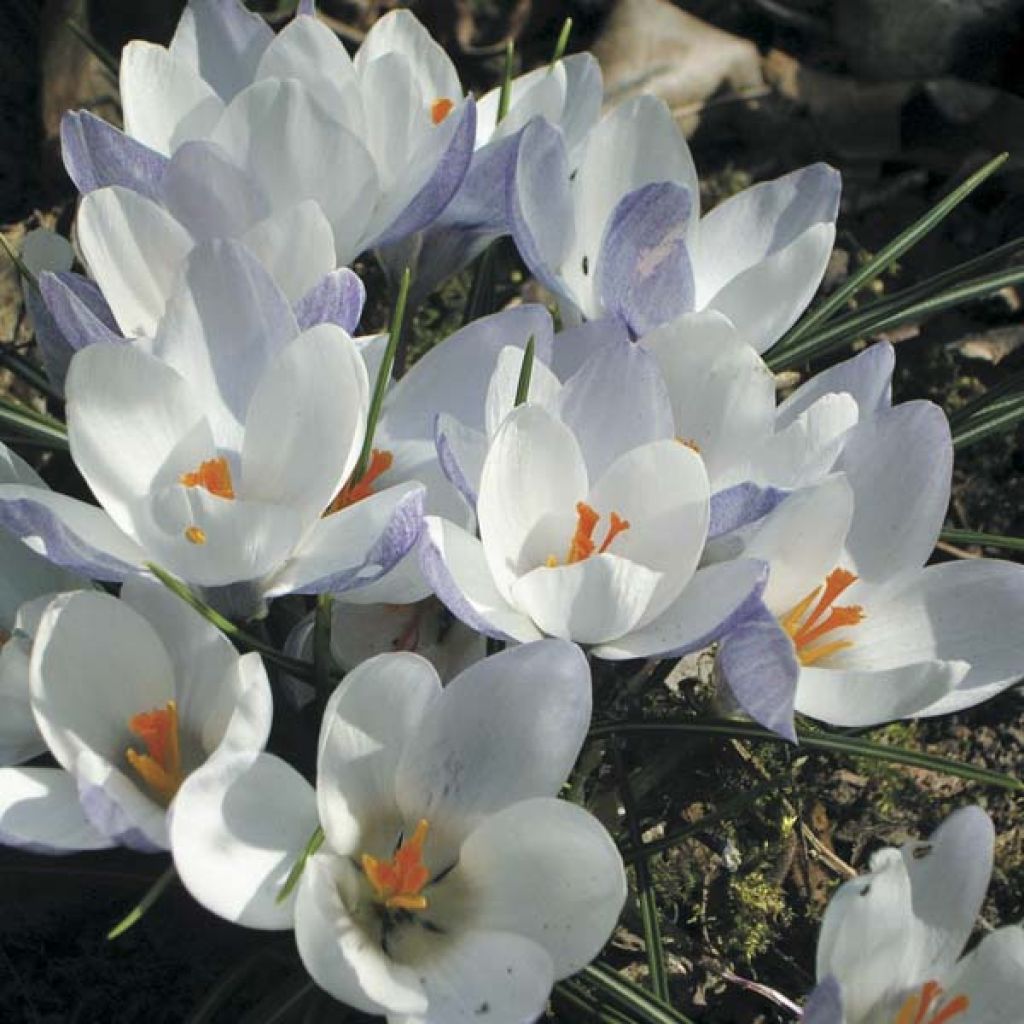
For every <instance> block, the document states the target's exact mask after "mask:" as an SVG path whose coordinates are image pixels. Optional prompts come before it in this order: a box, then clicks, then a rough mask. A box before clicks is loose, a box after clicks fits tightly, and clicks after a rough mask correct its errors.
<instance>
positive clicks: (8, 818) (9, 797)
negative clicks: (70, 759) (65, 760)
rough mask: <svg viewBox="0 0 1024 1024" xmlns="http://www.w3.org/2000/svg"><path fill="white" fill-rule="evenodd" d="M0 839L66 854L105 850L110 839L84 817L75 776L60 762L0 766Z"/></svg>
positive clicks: (26, 847)
mask: <svg viewBox="0 0 1024 1024" xmlns="http://www.w3.org/2000/svg"><path fill="white" fill-rule="evenodd" d="M0 844H2V845H4V846H13V847H15V848H17V849H19V850H24V851H25V852H26V853H42V854H68V853H80V852H81V851H82V850H105V849H108V848H109V847H111V846H113V845H114V841H113V840H112V839H109V838H108V837H107V836H105V835H103V834H102V833H100V832H98V831H97V830H96V829H95V828H93V826H92V825H91V824H90V823H89V819H88V818H86V816H85V812H84V811H83V810H82V805H81V803H80V802H79V799H78V788H77V787H76V785H75V779H74V776H72V775H69V774H68V773H67V772H66V771H64V769H63V768H0Z"/></svg>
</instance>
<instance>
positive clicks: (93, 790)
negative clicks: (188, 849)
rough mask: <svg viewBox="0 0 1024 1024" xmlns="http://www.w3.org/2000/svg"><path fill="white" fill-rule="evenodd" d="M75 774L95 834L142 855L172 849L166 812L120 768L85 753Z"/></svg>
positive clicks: (84, 808) (80, 795)
mask: <svg viewBox="0 0 1024 1024" xmlns="http://www.w3.org/2000/svg"><path fill="white" fill-rule="evenodd" d="M74 774H75V779H76V781H77V783H78V799H79V801H80V803H81V805H82V810H83V811H85V816H86V817H87V818H88V819H89V822H90V824H91V825H92V826H93V828H95V829H96V831H98V832H100V833H101V834H102V835H105V836H109V838H110V839H112V840H113V841H114V842H115V843H117V844H118V845H119V846H126V847H128V849H130V850H136V851H137V852H139V853H164V852H165V851H167V850H169V849H170V839H169V838H168V836H167V812H166V811H165V810H164V808H163V807H162V806H161V805H160V804H158V803H156V802H155V801H154V800H151V799H150V798H149V797H148V796H146V795H145V794H143V792H142V791H141V790H140V789H139V787H138V786H137V785H136V784H135V782H134V781H133V780H130V779H129V778H128V777H127V776H126V775H125V774H124V773H123V772H122V771H121V770H120V769H119V768H116V767H114V766H113V765H111V764H110V763H109V762H108V761H106V760H105V759H104V758H102V757H100V756H99V755H98V754H95V753H93V752H92V751H83V752H82V754H81V755H80V756H79V758H78V762H77V764H76V766H75V773H74Z"/></svg>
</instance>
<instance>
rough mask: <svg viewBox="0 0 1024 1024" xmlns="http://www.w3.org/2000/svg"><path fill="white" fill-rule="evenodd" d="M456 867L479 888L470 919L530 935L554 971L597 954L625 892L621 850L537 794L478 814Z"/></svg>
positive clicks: (565, 806) (570, 808)
mask: <svg viewBox="0 0 1024 1024" xmlns="http://www.w3.org/2000/svg"><path fill="white" fill-rule="evenodd" d="M456 871H457V872H458V875H459V877H460V878H463V879H466V881H467V882H468V884H469V885H470V886H471V887H472V888H473V889H474V890H475V891H477V892H479V893H480V894H481V895H480V907H479V911H478V913H479V917H478V918H477V919H476V921H475V924H476V926H477V927H480V928H487V929H494V930H496V931H508V932H513V933H514V934H516V935H523V936H525V937H526V938H529V939H531V940H533V941H534V942H536V943H537V944H538V945H540V946H542V947H543V948H544V949H546V950H547V951H548V953H549V954H550V956H551V959H552V960H553V962H554V973H555V978H556V979H558V978H565V977H568V976H569V975H570V974H575V973H576V971H578V970H580V969H581V968H583V967H585V966H586V965H587V964H588V963H590V961H591V960H593V959H594V957H595V956H597V954H598V953H599V952H600V951H601V948H602V946H604V944H605V942H606V941H607V940H608V937H609V936H610V935H611V932H612V929H613V928H614V927H615V924H616V922H617V921H618V918H619V913H620V911H621V910H622V904H623V902H624V901H625V898H626V874H625V870H624V868H623V866H622V857H621V856H620V855H619V852H618V850H617V849H616V848H615V844H614V843H613V842H612V840H611V837H610V836H609V835H608V833H607V832H606V831H605V829H604V827H603V826H602V825H601V824H600V823H599V822H598V820H597V819H596V818H594V817H593V816H592V815H591V814H588V813H587V812H586V811H584V810H583V809H582V808H580V807H577V806H576V805H574V804H570V803H567V802H565V801H562V800H552V799H550V798H544V797H537V798H535V799H532V800H522V801H520V802H519V803H516V804H513V805H512V806H511V807H506V808H505V809H504V810H503V811H499V812H498V813H497V814H495V815H493V816H491V817H489V818H486V819H484V821H483V822H482V823H481V824H480V826H479V827H478V828H476V829H475V830H474V831H473V832H472V833H470V835H469V838H468V839H467V840H466V841H465V843H463V845H462V849H461V850H460V851H459V864H458V867H457V868H456Z"/></svg>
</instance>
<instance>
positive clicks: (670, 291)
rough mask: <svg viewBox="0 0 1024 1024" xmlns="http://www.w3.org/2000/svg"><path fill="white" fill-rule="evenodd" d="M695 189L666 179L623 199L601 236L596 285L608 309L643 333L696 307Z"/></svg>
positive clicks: (631, 328) (636, 333)
mask: <svg viewBox="0 0 1024 1024" xmlns="http://www.w3.org/2000/svg"><path fill="white" fill-rule="evenodd" d="M692 214H693V200H692V197H691V195H690V192H689V190H688V189H687V188H685V187H684V186H682V185H676V184H674V183H673V182H668V181H662V182H654V183H652V184H650V185H644V186H643V187H642V188H638V189H636V190H635V191H633V192H630V193H628V194H627V195H625V196H623V197H622V199H620V200H619V202H618V204H617V205H616V207H615V210H614V211H613V213H612V215H611V217H610V218H609V220H608V225H607V227H606V228H605V233H604V237H603V239H602V240H601V251H600V253H599V255H598V258H597V267H596V275H597V276H596V282H595V283H596V287H597V291H598V296H599V298H600V301H601V305H602V307H603V309H604V311H605V312H606V313H610V314H612V315H614V316H617V317H619V318H620V319H621V320H624V321H625V322H626V323H627V324H628V325H629V328H630V330H631V331H632V332H633V334H634V335H636V336H640V335H643V334H646V333H647V332H648V331H651V330H653V329H654V328H655V327H658V326H659V325H660V324H663V323H667V322H668V321H670V320H674V319H675V318H676V317H677V316H680V315H681V314H683V313H686V312H688V311H689V310H691V309H693V303H694V284H693V267H692V264H691V258H690V254H689V251H688V250H687V247H686V233H687V228H688V226H689V223H690V218H691V216H692Z"/></svg>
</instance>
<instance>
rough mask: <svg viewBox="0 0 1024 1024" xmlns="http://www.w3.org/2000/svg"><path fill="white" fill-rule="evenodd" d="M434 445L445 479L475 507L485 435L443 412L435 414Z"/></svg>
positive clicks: (485, 455) (484, 450)
mask: <svg viewBox="0 0 1024 1024" xmlns="http://www.w3.org/2000/svg"><path fill="white" fill-rule="evenodd" d="M434 446H435V448H436V450H437V461H438V463H439V465H440V466H441V472H442V473H444V475H445V478H446V479H447V480H448V482H449V483H450V484H451V485H452V486H453V487H454V488H455V489H456V490H457V491H458V492H459V494H461V495H462V497H463V498H465V499H466V503H467V504H468V505H469V507H470V508H476V499H477V491H478V490H479V487H480V473H481V472H482V470H483V466H484V459H485V458H486V457H487V438H486V437H485V436H484V434H483V433H482V432H481V431H479V430H473V429H472V427H467V426H465V425H464V424H462V423H460V422H459V421H458V420H457V419H455V418H454V417H451V416H445V415H444V413H438V414H437V420H436V422H435V424H434Z"/></svg>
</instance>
